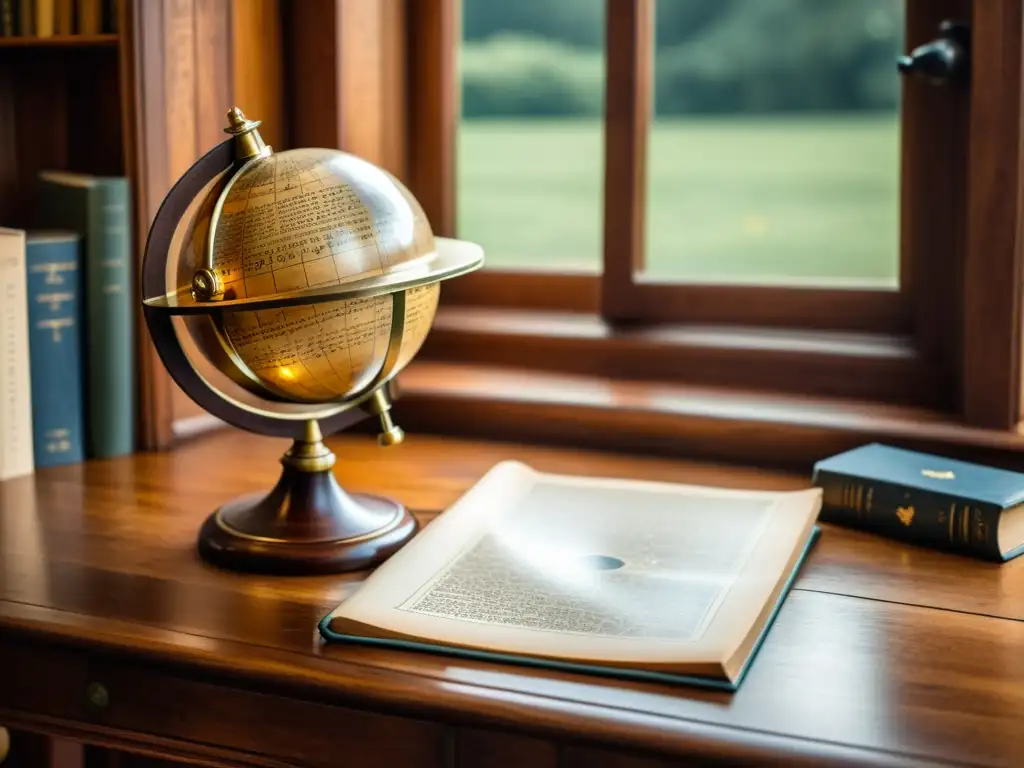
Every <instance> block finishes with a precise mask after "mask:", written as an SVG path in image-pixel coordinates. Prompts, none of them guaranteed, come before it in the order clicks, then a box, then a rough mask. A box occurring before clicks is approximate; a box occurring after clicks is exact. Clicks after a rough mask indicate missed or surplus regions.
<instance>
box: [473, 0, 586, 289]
mask: <svg viewBox="0 0 1024 768" xmlns="http://www.w3.org/2000/svg"><path fill="white" fill-rule="evenodd" d="M462 31H463V43H462V48H461V51H460V57H459V58H460V61H459V69H460V75H459V76H460V79H461V87H462V117H461V123H460V125H459V131H458V150H457V151H458V156H457V182H456V184H457V187H456V194H457V201H456V217H457V221H456V227H457V229H458V234H459V237H464V238H467V239H469V240H474V241H476V242H478V243H480V244H481V245H483V246H484V249H485V251H486V253H487V265H488V266H489V267H527V268H538V267H540V268H551V267H556V268H574V269H575V268H583V269H587V270H591V271H596V270H597V269H599V267H600V264H601V232H602V225H601V204H602V189H603V182H604V176H603V166H604V162H603V157H604V155H603V153H604V149H603V141H604V129H603V119H602V117H603V110H604V80H605V78H604V66H605V65H604V0H571V2H565V1H564V0H554V1H553V0H516V2H503V1H502V2H499V1H497V0H463V23H462Z"/></svg>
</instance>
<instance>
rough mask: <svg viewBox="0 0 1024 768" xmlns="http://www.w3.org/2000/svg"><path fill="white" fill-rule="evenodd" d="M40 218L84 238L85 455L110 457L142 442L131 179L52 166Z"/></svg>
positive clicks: (42, 191)
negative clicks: (137, 430)
mask: <svg viewBox="0 0 1024 768" xmlns="http://www.w3.org/2000/svg"><path fill="white" fill-rule="evenodd" d="M40 179H41V189H40V196H39V199H40V211H39V214H40V221H41V223H42V224H43V226H46V227H49V228H59V229H67V230H71V231H74V232H78V233H80V234H81V235H82V238H83V263H84V266H85V269H84V292H83V299H84V305H85V307H84V310H85V311H84V318H85V321H84V328H83V334H82V357H83V361H84V366H85V374H86V375H85V424H86V446H85V447H86V455H87V457H88V458H110V457H113V456H123V455H126V454H129V453H131V452H132V450H133V449H134V445H135V396H134V393H135V373H134V368H135V348H134V331H133V328H134V322H133V313H132V308H133V304H132V279H131V276H132V270H131V259H130V248H129V237H130V228H129V221H130V217H129V208H128V182H127V180H126V179H124V178H117V177H96V176H88V175H84V174H73V173H64V172H51V171H47V172H44V173H42V174H41V175H40Z"/></svg>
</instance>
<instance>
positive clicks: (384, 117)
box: [239, 0, 406, 177]
mask: <svg viewBox="0 0 1024 768" xmlns="http://www.w3.org/2000/svg"><path fill="white" fill-rule="evenodd" d="M281 10H282V12H283V14H284V31H285V50H284V56H285V60H284V72H285V75H284V78H285V88H284V94H283V98H284V104H285V111H286V114H287V116H288V120H289V131H288V145H289V146H291V147H307V146H308V147H336V148H338V149H344V150H345V151H347V152H352V153H353V154H356V155H359V156H360V157H363V158H365V159H366V160H369V161H370V162H372V163H375V164H377V165H379V166H381V167H383V168H385V169H387V170H388V171H391V172H392V173H394V174H396V175H397V176H399V177H402V176H404V174H405V138H406V132H405V110H406V93H405V78H406V72H405V67H406V63H405V14H404V6H403V4H402V3H401V2H400V1H399V0H345V2H342V1H341V0H314V1H313V2H309V3H290V4H287V5H285V6H282V8H281ZM239 55H241V56H258V55H260V54H259V53H258V52H257V51H255V50H252V49H251V48H250V49H249V51H248V52H245V51H243V52H242V53H240V54H239Z"/></svg>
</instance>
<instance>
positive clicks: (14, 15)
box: [0, 0, 18, 37]
mask: <svg viewBox="0 0 1024 768" xmlns="http://www.w3.org/2000/svg"><path fill="white" fill-rule="evenodd" d="M17 2H18V0H0V35H3V36H4V37H13V36H14V35H16V34H18V11H17V5H16V3H17Z"/></svg>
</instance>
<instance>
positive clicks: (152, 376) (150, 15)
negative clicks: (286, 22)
mask: <svg viewBox="0 0 1024 768" xmlns="http://www.w3.org/2000/svg"><path fill="white" fill-rule="evenodd" d="M123 7H124V8H125V10H124V13H125V17H124V19H123V28H124V29H129V30H132V34H131V35H130V36H128V38H126V41H125V43H124V44H123V45H122V50H123V54H122V66H121V71H122V79H123V80H124V81H125V82H126V89H128V88H130V99H131V101H129V102H126V107H128V108H129V110H130V111H128V115H129V117H128V120H127V121H126V124H127V126H128V135H129V136H130V139H129V140H128V141H127V142H126V147H127V151H130V152H131V166H132V168H133V169H135V174H136V183H135V185H134V187H133V194H134V197H135V206H136V219H135V231H136V243H137V245H136V253H137V254H139V256H138V258H141V254H142V252H143V250H144V245H145V241H146V237H147V235H148V232H149V225H150V223H151V222H152V220H153V218H154V217H155V215H156V212H157V210H158V209H159V207H160V203H161V202H162V201H163V198H164V196H165V195H166V194H167V192H168V191H169V190H170V188H171V186H172V184H173V183H174V182H175V181H176V180H177V179H178V177H179V176H181V175H182V174H183V173H184V172H185V171H187V170H188V169H189V167H191V165H192V163H193V162H195V161H196V160H197V159H198V158H199V156H200V155H201V154H202V153H204V152H205V151H206V150H208V149H209V148H210V147H211V146H213V145H214V144H216V143H217V142H219V141H221V140H222V137H223V133H222V131H221V129H222V128H223V126H224V125H225V124H226V112H227V109H229V108H230V106H231V101H232V93H233V90H232V89H233V84H232V45H231V38H232V33H231V13H230V11H231V6H230V5H229V4H226V3H223V2H219V0H152V1H151V2H150V1H149V0H147V1H146V2H141V0H132V2H131V3H126V4H124V6H123ZM225 105H226V106H225ZM140 266H141V265H140ZM140 322H141V316H140ZM137 337H138V344H139V350H138V354H139V398H138V399H139V417H140V418H139V432H140V434H139V442H140V446H141V447H142V448H144V449H154V448H166V447H167V446H169V445H170V444H171V443H172V442H173V439H174V427H173V425H174V422H175V421H176V420H185V419H189V418H193V417H195V416H197V415H199V414H200V411H199V409H198V407H197V406H196V405H195V404H194V403H192V401H191V400H189V399H188V398H187V397H185V396H183V395H182V393H181V392H180V391H178V388H177V386H176V385H175V384H174V383H173V381H172V380H171V378H170V376H169V375H168V374H167V372H166V371H165V370H164V367H163V365H162V363H161V362H160V359H159V357H158V356H157V354H156V350H155V349H154V348H153V345H152V342H151V340H150V338H149V335H148V334H147V333H146V332H145V331H144V330H143V331H142V332H140V333H139V334H137Z"/></svg>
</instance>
